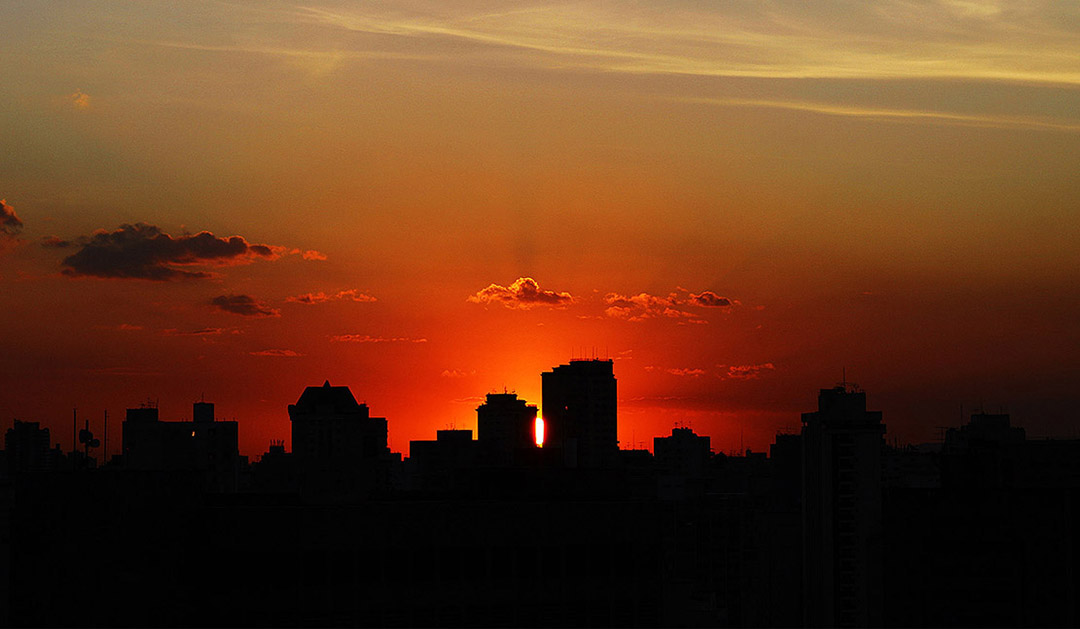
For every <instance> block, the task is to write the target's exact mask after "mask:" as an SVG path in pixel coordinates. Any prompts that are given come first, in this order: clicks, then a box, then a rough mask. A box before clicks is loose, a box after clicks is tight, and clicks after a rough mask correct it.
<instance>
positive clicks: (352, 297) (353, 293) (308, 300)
mask: <svg viewBox="0 0 1080 629" xmlns="http://www.w3.org/2000/svg"><path fill="white" fill-rule="evenodd" d="M341 299H347V300H349V301H358V302H365V303H369V302H373V301H378V299H376V298H375V297H372V296H371V295H368V294H365V293H361V292H360V291H358V290H356V289H355V288H350V289H349V290H343V291H339V292H337V293H334V294H332V295H328V294H326V293H323V292H318V293H304V294H303V295H296V296H295V297H287V298H285V301H287V302H290V303H294V304H308V305H311V304H321V303H323V302H327V301H337V300H341Z"/></svg>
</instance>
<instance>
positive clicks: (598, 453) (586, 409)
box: [541, 359, 619, 467]
mask: <svg viewBox="0 0 1080 629" xmlns="http://www.w3.org/2000/svg"><path fill="white" fill-rule="evenodd" d="M541 382H542V388H543V393H542V405H543V409H544V433H545V434H544V447H555V448H561V449H562V450H563V454H564V457H565V458H564V460H565V461H566V464H567V465H569V466H572V467H579V466H580V467H599V466H602V465H606V464H607V463H609V462H610V461H611V460H612V459H613V458H614V457H615V456H616V453H617V452H618V449H619V438H618V435H617V429H618V420H617V407H618V404H617V390H616V382H615V373H614V367H613V363H612V361H611V360H599V359H589V360H585V359H582V360H571V361H570V363H569V364H566V365H559V366H558V367H555V368H554V369H552V370H551V371H546V372H544V373H543V374H541Z"/></svg>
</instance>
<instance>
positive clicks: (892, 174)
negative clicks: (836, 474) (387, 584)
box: [0, 0, 1080, 457]
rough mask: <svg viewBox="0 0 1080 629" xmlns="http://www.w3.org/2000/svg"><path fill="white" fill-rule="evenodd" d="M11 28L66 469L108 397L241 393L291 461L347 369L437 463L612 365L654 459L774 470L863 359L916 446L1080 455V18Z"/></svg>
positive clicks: (239, 416) (233, 398)
mask: <svg viewBox="0 0 1080 629" xmlns="http://www.w3.org/2000/svg"><path fill="white" fill-rule="evenodd" d="M0 24H4V25H5V28H4V36H3V37H2V38H0V59H2V63H0V198H3V199H5V203H4V205H3V206H2V209H3V215H2V216H0V306H2V308H0V325H2V326H3V330H4V332H3V334H2V335H0V428H2V427H4V426H8V425H10V422H11V420H12V419H13V418H18V419H22V420H28V421H41V422H43V423H45V424H46V425H48V426H51V427H52V428H53V430H54V433H53V440H54V441H60V442H61V443H62V444H63V446H64V447H65V448H67V447H69V442H70V437H69V436H68V434H69V432H70V427H69V423H68V422H69V421H70V413H71V410H70V409H71V408H72V407H78V408H79V409H80V413H82V414H84V415H85V416H87V417H89V418H91V419H94V420H96V421H99V422H100V417H101V415H102V411H103V410H105V409H108V410H109V412H110V415H111V416H112V417H114V418H115V417H119V416H121V415H122V413H123V409H124V408H126V407H129V406H136V405H138V403H140V402H142V401H145V400H147V399H153V400H158V401H159V404H160V408H161V413H162V416H163V417H164V418H166V419H181V418H184V419H187V418H189V417H190V403H191V402H192V401H195V400H197V399H199V398H200V397H201V396H203V395H205V397H206V399H207V400H209V401H214V402H216V404H217V410H218V415H219V417H221V418H225V419H234V418H235V419H236V420H238V421H240V422H241V428H240V431H241V450H242V452H244V453H245V454H249V455H251V456H253V457H254V456H257V455H259V454H260V453H262V452H264V451H265V449H266V445H267V443H268V441H269V440H270V439H287V438H288V436H289V424H288V416H287V412H286V405H287V404H289V403H291V402H295V400H296V398H297V397H299V395H300V393H301V391H302V390H303V387H304V386H307V385H312V384H321V383H322V381H323V380H325V379H329V380H330V381H331V382H332V383H333V384H342V385H348V386H350V387H351V388H352V390H353V392H354V394H355V395H356V397H357V398H358V399H359V400H362V401H364V400H366V401H367V403H368V404H369V406H370V407H371V410H372V413H373V414H375V415H381V416H386V417H387V418H388V420H389V425H390V439H391V444H392V446H393V448H394V449H395V450H397V451H405V450H406V449H407V444H408V441H409V440H410V439H427V438H433V436H434V431H435V430H436V429H439V428H445V427H447V426H450V425H454V426H457V427H468V428H475V426H476V420H475V417H476V415H475V407H476V406H477V405H478V404H479V403H480V401H481V400H482V398H483V396H484V394H486V393H489V392H492V391H502V390H503V389H504V387H505V388H507V389H509V390H516V391H517V392H518V393H519V394H520V395H521V396H522V397H524V398H525V399H527V400H528V401H529V402H531V403H539V402H540V372H541V371H545V370H548V369H550V368H551V367H553V366H555V365H557V364H560V363H563V362H566V361H567V360H569V359H570V358H571V357H572V356H575V357H576V356H583V355H584V356H591V355H599V356H601V357H611V358H613V359H615V361H616V362H615V374H616V377H617V378H618V380H619V397H620V408H619V412H620V415H619V436H620V440H621V441H622V445H623V447H629V446H630V445H631V444H633V445H635V446H636V445H638V444H640V443H644V444H645V445H647V446H650V447H651V439H652V437H653V436H657V435H662V434H667V433H668V432H669V431H670V428H671V427H672V426H673V425H674V424H675V423H680V424H683V425H686V424H689V425H691V426H692V427H693V428H694V429H695V430H696V431H697V432H698V433H699V434H708V435H711V436H712V437H713V445H714V449H717V450H720V451H731V450H735V449H738V448H739V447H740V443H742V444H743V445H745V446H750V447H754V448H755V449H759V450H760V449H762V448H764V447H765V446H766V445H767V444H768V443H769V442H770V441H771V440H772V438H773V436H774V435H775V433H776V431H778V430H787V431H792V430H797V429H798V425H799V416H798V413H799V412H800V411H805V410H812V409H813V408H814V404H815V398H816V391H817V389H818V388H820V387H827V386H831V385H832V384H833V383H835V382H836V381H837V380H839V379H840V375H841V370H842V369H843V368H844V367H846V368H847V373H848V376H849V379H851V380H854V381H856V382H858V383H860V384H861V385H862V386H863V387H864V388H865V389H866V390H867V391H868V394H869V401H870V404H871V405H872V406H873V407H874V408H876V409H880V410H882V411H884V413H885V415H884V419H885V422H886V423H887V425H888V428H889V436H890V438H891V437H897V438H899V439H901V440H908V441H928V440H932V439H933V438H934V437H935V436H936V434H937V427H938V426H943V425H954V424H956V423H957V422H959V421H960V410H959V409H960V405H961V404H964V405H965V408H968V409H973V408H975V407H976V406H977V405H982V406H983V407H984V408H986V409H987V410H996V409H998V408H1007V409H1008V410H1009V411H1010V412H1012V414H1013V416H1014V418H1015V421H1016V422H1018V423H1019V424H1021V425H1024V426H1026V427H1027V428H1028V432H1029V434H1032V435H1058V436H1074V437H1075V436H1078V430H1080V424H1078V423H1077V410H1076V409H1077V408H1080V388H1078V387H1077V386H1076V383H1077V382H1078V378H1080V333H1078V331H1077V330H1078V326H1077V324H1076V322H1077V320H1078V315H1080V272H1078V268H1080V253H1078V252H1080V246H1078V244H1080V185H1078V183H1077V173H1078V172H1080V54H1077V51H1080V5H1077V4H1075V3H1070V2H1050V3H1041V2H1024V3H1019V2H1017V3H1005V2H979V1H974V0H973V1H959V0H957V1H946V0H940V1H936V2H909V1H899V0H896V1H889V0H886V1H883V2H869V3H868V2H813V3H807V2H724V3H716V2H704V1H701V2H694V1H684V2H576V3H550V2H498V3H494V2H491V3H489V2H417V1H402V2H370V3H354V2H321V3H320V2H311V3H291V2H195V1H192V2H183V3H110V2H80V1H75V2H65V3H53V2H9V3H3V4H0ZM541 412H542V409H541ZM114 434H115V435H118V434H119V432H116V433H114ZM110 441H112V440H110ZM117 443H118V440H117Z"/></svg>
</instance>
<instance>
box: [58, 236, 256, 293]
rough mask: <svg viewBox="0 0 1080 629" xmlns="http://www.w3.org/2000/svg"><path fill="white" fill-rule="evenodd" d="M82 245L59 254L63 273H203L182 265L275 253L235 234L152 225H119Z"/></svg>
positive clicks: (171, 276)
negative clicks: (176, 232) (174, 231)
mask: <svg viewBox="0 0 1080 629" xmlns="http://www.w3.org/2000/svg"><path fill="white" fill-rule="evenodd" d="M79 244H81V245H82V248H81V249H79V250H78V251H76V252H75V253H73V254H71V255H70V256H68V257H66V258H64V261H63V263H62V264H63V265H64V266H65V267H67V268H65V269H64V270H63V273H64V275H69V276H72V277H79V276H90V277H106V278H133V279H143V280H154V281H168V280H176V279H184V278H195V279H198V278H205V277H210V276H211V274H209V273H206V272H203V271H187V270H183V269H180V268H177V267H181V266H186V265H193V264H198V265H206V264H213V265H226V264H240V263H244V262H248V261H250V260H252V259H253V258H257V257H261V258H269V259H273V258H276V257H277V254H276V253H275V252H274V251H273V249H272V248H271V247H270V246H268V245H258V244H249V243H248V242H247V241H246V240H244V239H243V238H242V237H240V236H232V237H230V238H218V237H217V236H214V235H213V234H211V233H210V232H200V233H198V234H195V235H184V236H179V237H177V238H173V237H172V236H170V235H169V234H166V233H164V232H162V231H161V230H160V229H158V228H157V227H155V226H154V225H148V224H146V223H136V224H134V225H127V224H125V225H121V226H120V227H118V228H117V229H115V230H113V231H111V232H110V231H104V230H100V231H97V232H94V234H92V235H91V236H89V237H87V238H82V239H80V243H79Z"/></svg>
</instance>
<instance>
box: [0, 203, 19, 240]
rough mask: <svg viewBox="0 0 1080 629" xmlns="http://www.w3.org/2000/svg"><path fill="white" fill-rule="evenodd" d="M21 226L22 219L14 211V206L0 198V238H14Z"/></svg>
mask: <svg viewBox="0 0 1080 629" xmlns="http://www.w3.org/2000/svg"><path fill="white" fill-rule="evenodd" d="M22 228H23V222H22V219H20V218H19V215H18V214H16V213H15V208H14V207H12V206H10V205H8V202H7V200H6V199H0V238H3V237H7V238H15V237H16V236H18V235H19V232H21V231H22Z"/></svg>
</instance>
